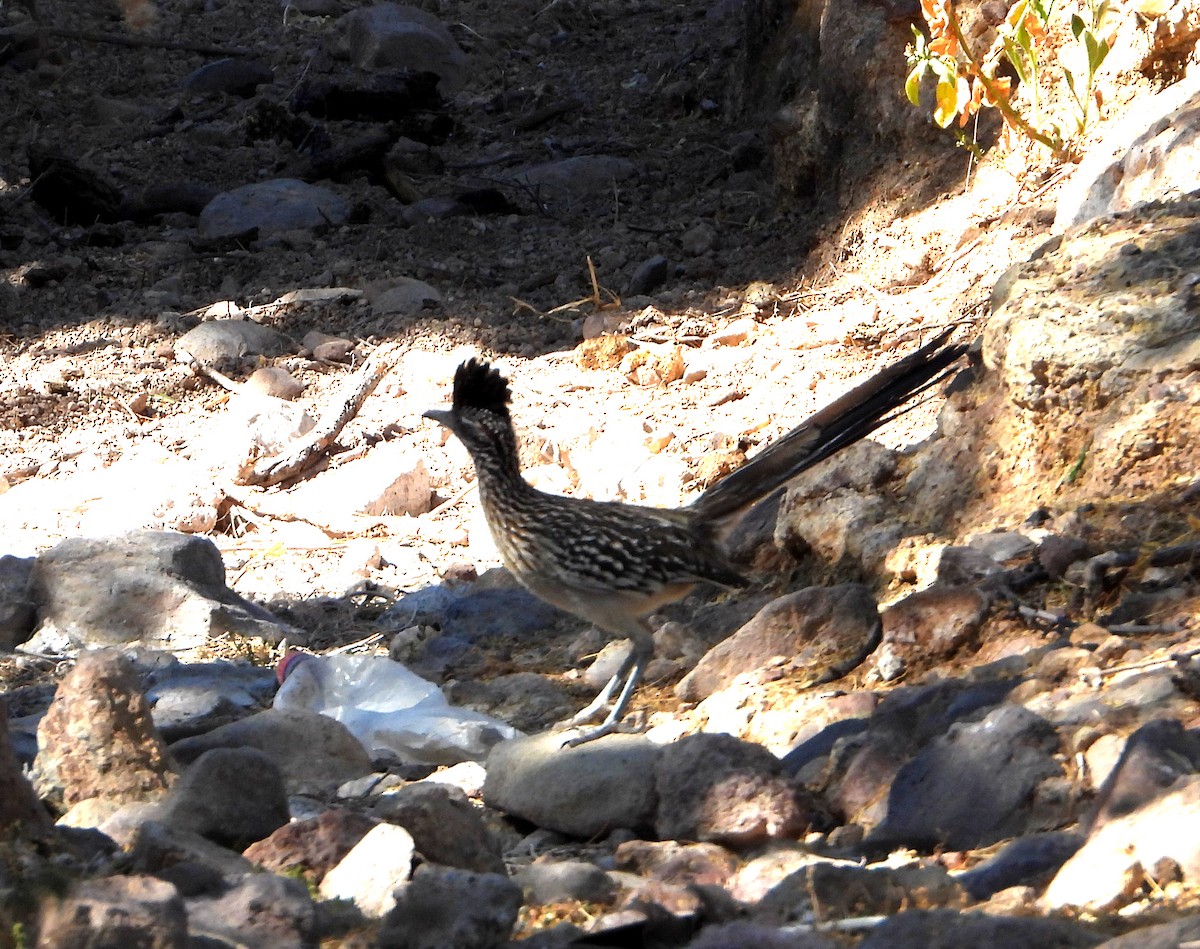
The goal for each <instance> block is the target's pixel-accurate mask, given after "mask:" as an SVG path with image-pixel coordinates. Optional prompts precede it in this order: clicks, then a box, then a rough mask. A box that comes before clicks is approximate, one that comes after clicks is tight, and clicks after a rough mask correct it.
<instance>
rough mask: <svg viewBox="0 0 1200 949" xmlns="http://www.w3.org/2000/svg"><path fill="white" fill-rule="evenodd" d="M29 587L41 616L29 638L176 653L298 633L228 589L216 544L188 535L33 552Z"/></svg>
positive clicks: (67, 544)
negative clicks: (219, 640)
mask: <svg viewBox="0 0 1200 949" xmlns="http://www.w3.org/2000/svg"><path fill="white" fill-rule="evenodd" d="M33 590H34V597H35V599H36V601H37V603H38V613H39V615H40V617H41V621H40V623H39V625H38V631H37V633H36V635H35V641H41V642H43V643H45V644H46V645H51V644H57V645H59V646H66V647H67V648H70V647H79V646H103V645H119V644H123V643H136V642H140V643H143V644H145V645H150V646H156V647H163V648H166V649H171V650H183V649H191V648H196V647H199V646H203V645H205V644H206V643H207V642H208V640H209V639H210V638H211V637H213V636H219V635H222V634H225V633H235V634H237V635H242V636H257V637H261V638H263V639H266V640H268V641H269V642H278V641H279V640H281V639H283V638H285V637H288V638H291V639H292V641H297V638H302V635H301V634H300V633H299V631H298V630H295V631H294V630H292V629H291V628H290V627H287V626H284V625H282V624H281V623H279V622H278V621H277V620H276V619H275V617H273V616H271V614H270V613H268V612H267V611H266V610H265V609H263V608H262V607H260V606H257V605H255V604H253V603H251V602H249V601H248V600H245V599H243V598H242V597H240V596H238V595H237V594H236V593H234V592H233V591H232V590H231V589H229V587H228V586H226V584H225V566H224V564H223V563H222V561H221V554H220V551H218V550H217V548H216V545H215V544H213V542H212V541H210V540H208V539H207V538H204V537H197V536H194V535H190V534H176V533H171V532H168V531H135V532H133V533H129V534H123V535H120V536H118V537H110V538H84V537H74V538H69V539H67V540H64V541H63V542H62V543H60V544H58V545H57V546H55V547H53V548H51V549H50V550H48V551H46V552H45V553H44V554H42V555H41V556H40V557H38V561H37V565H36V566H35V567H34V572H33Z"/></svg>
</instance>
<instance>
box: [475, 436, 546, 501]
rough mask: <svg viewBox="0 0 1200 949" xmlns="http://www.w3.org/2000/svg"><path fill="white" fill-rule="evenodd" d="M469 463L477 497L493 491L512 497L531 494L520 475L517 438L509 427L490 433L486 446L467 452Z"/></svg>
mask: <svg viewBox="0 0 1200 949" xmlns="http://www.w3.org/2000/svg"><path fill="white" fill-rule="evenodd" d="M471 460H472V461H474V463H475V476H476V478H477V479H478V481H479V490H480V492H481V493H484V494H487V493H490V492H493V491H496V492H504V493H505V494H508V495H513V494H517V493H523V492H526V491H531V490H533V489H532V488H531V487H530V485H529V482H527V481H526V480H525V478H524V477H523V476H522V475H521V461H520V458H519V456H518V453H517V437H516V434H515V433H514V432H513V430H512V428H511V427H509V428H505V429H501V430H498V431H495V432H493V433H492V438H491V440H490V441H489V442H488V444H487V445H486V446H482V447H479V448H476V449H475V450H474V451H472V452H471Z"/></svg>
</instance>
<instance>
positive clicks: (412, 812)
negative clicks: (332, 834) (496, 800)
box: [371, 782, 504, 873]
mask: <svg viewBox="0 0 1200 949" xmlns="http://www.w3.org/2000/svg"><path fill="white" fill-rule="evenodd" d="M371 810H372V813H373V814H374V815H375V816H376V817H380V818H382V819H383V820H386V821H388V822H389V823H392V824H399V825H400V826H401V827H403V828H404V829H405V830H407V831H408V832H409V833H410V834H412V837H413V841H414V842H415V843H416V846H417V850H418V851H420V853H421V856H423V857H424V858H425V859H426V860H430V861H432V862H434V863H439V864H442V865H443V866H448V867H461V868H463V869H465V870H476V871H479V872H480V873H503V872H504V860H503V858H502V857H501V855H500V849H499V847H498V846H497V844H496V841H495V840H493V838H492V836H491V835H490V834H489V833H488V829H487V826H486V825H485V824H484V822H483V820H482V818H481V817H480V814H479V811H478V810H477V809H476V808H475V807H474V806H472V804H471V803H470V801H468V800H467V796H466V795H465V794H464V793H463V792H462V791H460V790H459V789H458V788H456V787H451V786H450V785H445V784H431V783H425V782H417V783H415V784H410V785H408V786H407V787H403V788H398V789H396V790H395V791H392V792H390V793H388V794H384V795H381V796H379V797H378V798H376V799H375V801H374V802H373V806H372V808H371Z"/></svg>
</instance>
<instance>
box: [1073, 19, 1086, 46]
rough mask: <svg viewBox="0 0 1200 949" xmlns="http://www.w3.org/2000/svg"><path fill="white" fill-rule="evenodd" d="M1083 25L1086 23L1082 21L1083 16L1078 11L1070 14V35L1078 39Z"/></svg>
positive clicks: (1083, 27)
mask: <svg viewBox="0 0 1200 949" xmlns="http://www.w3.org/2000/svg"><path fill="white" fill-rule="evenodd" d="M1085 27H1086V24H1085V23H1084V22H1083V17H1081V16H1080V15H1079V14H1078V13H1073V14H1071V35H1072V36H1074V37H1075V39H1077V40H1078V39H1079V37H1080V36H1081V35H1082V34H1083V31H1084V29H1085Z"/></svg>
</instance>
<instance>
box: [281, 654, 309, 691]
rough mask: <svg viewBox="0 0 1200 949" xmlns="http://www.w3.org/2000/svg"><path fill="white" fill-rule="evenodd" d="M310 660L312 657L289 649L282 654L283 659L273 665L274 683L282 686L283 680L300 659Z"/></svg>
mask: <svg viewBox="0 0 1200 949" xmlns="http://www.w3.org/2000/svg"><path fill="white" fill-rule="evenodd" d="M311 658H312V656H311V655H310V654H309V653H306V652H296V651H295V650H292V649H289V650H288V651H287V652H286V653H285V654H284V656H283V658H282V659H280V660H279V662H277V663H276V664H275V681H276V682H278V683H279V684H280V685H283V680H284V679H286V678H287V677H288V676H289V675H290V674H291V672H292V670H293V669H294V668H295V667H296V663H298V662H300V660H302V659H311Z"/></svg>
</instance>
